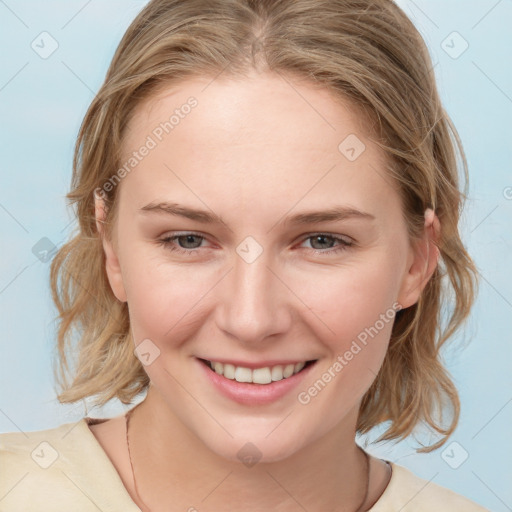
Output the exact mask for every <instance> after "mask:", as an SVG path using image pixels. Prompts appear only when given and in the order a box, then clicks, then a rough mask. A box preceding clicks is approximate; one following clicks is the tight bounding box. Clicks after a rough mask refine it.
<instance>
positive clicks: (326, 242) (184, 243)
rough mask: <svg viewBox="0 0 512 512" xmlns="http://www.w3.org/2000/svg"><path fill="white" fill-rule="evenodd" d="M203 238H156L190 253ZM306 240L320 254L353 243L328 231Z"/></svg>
mask: <svg viewBox="0 0 512 512" xmlns="http://www.w3.org/2000/svg"><path fill="white" fill-rule="evenodd" d="M204 240H206V238H205V237H204V236H202V235H200V234H198V233H193V232H185V233H178V234H175V235H170V236H166V237H164V238H161V239H160V240H158V243H159V244H160V245H162V246H163V247H164V248H165V249H166V250H170V251H172V252H176V253H180V254H187V255H192V254H194V253H196V252H197V250H198V249H201V248H204V246H202V242H203V241H204ZM307 240H311V241H312V242H311V245H312V247H309V248H308V247H306V249H309V250H312V251H313V252H314V253H315V254H322V255H331V254H338V253H339V252H341V251H344V250H346V249H347V248H349V247H351V246H353V245H354V242H353V241H352V239H350V238H348V237H342V236H336V235H330V234H328V233H315V234H313V235H309V236H308V237H306V238H304V239H303V242H302V243H304V242H306V241H307ZM315 245H319V246H320V247H315ZM322 246H323V247H322Z"/></svg>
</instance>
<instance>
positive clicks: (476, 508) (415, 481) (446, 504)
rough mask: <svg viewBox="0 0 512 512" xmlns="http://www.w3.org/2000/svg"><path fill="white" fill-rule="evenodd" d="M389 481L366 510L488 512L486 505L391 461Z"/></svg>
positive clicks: (386, 511)
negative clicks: (479, 503)
mask: <svg viewBox="0 0 512 512" xmlns="http://www.w3.org/2000/svg"><path fill="white" fill-rule="evenodd" d="M391 467H392V470H393V473H392V476H391V480H390V482H389V484H388V486H387V488H386V490H385V491H384V493H383V494H382V496H381V497H380V499H379V500H378V501H377V503H375V505H374V506H373V507H372V508H371V509H370V511H369V512H394V511H396V510H400V511H401V512H459V511H460V512H489V511H488V510H487V509H486V508H484V507H482V506H481V505H478V504H477V503H475V502H473V501H471V500H469V499H468V498H465V497H464V496H462V495H460V494H457V493H455V492H453V491H451V490H450V489H447V488H446V487H442V486H440V485H438V484H436V483H434V482H433V481H431V480H425V479H423V478H420V477H418V476H416V475H415V474H414V473H413V472H412V471H410V470H409V469H407V468H405V467H403V466H399V465H398V464H394V463H391Z"/></svg>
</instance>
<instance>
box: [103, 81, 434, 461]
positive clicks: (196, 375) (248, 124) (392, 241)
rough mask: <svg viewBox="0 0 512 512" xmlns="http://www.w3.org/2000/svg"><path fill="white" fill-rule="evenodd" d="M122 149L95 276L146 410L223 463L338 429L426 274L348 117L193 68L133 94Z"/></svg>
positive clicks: (314, 91)
mask: <svg viewBox="0 0 512 512" xmlns="http://www.w3.org/2000/svg"><path fill="white" fill-rule="evenodd" d="M191 97H193V99H190V98H191ZM124 149H125V153H124V155H123V165H124V164H126V165H125V166H124V169H125V171H124V172H119V173H118V176H119V177H121V178H122V179H121V182H120V183H119V184H117V181H115V180H112V183H114V185H111V186H118V187H119V196H118V199H119V204H118V216H117V221H116V224H115V228H114V235H113V236H114V238H113V240H114V242H113V244H110V243H109V242H107V241H105V242H104V247H105V251H106V256H107V272H108V276H109V280H110V283H111V286H112V288H113V290H114V293H115V294H116V296H117V297H118V299H120V300H122V301H127V302H128V307H129V313H130V321H131V328H132V333H133V337H134V341H135V345H137V346H138V348H137V354H138V356H139V358H140V359H141V361H142V362H143V364H144V365H145V366H144V367H145V370H146V372H147V374H148V375H149V377H150V379H151V382H152V387H151V389H152V390H153V391H155V392H157V393H158V394H159V395H160V397H161V399H162V403H165V405H166V407H165V412H164V413H162V414H163V415H164V416H161V417H165V418H166V419H168V420H169V421H174V422H175V424H178V423H179V424H180V425H182V426H184V427H185V428H186V429H187V431H189V432H191V433H193V434H195V435H196V436H197V438H199V439H200V440H201V441H203V442H204V444H205V445H206V446H208V447H209V448H210V449H211V450H213V451H214V452H215V453H217V454H219V455H221V456H223V457H225V458H229V459H233V460H235V459H236V458H237V457H238V458H240V457H243V456H249V457H251V456H257V457H260V456H261V457H262V459H263V460H267V461H271V460H279V459H282V458H284V457H287V456H290V455H292V454H294V453H296V452H297V451H298V450H299V449H301V448H303V447H306V446H307V445H311V444H312V443H313V442H316V441H319V440H320V439H321V438H325V436H329V435H335V436H343V435H345V436H347V435H348V436H352V439H353V435H354V429H355V424H356V420H357V412H358V408H359V404H360V401H361V399H362V397H363V395H364V393H365V392H366V391H367V390H368V388H369V386H370V385H371V383H372V382H373V381H374V379H375V377H376V374H377V373H378V371H379V368H380V366H381V364H382V361H383V358H384V356H385V354H386V349H387V346H388V341H389V337H390V334H391V329H392V325H393V317H394V314H395V313H396V311H397V309H399V308H400V307H404V308H405V307H408V306H410V305H411V304H413V303H414V302H415V301H416V300H417V297H418V294H419V292H420V290H421V288H422V286H423V285H424V282H423V281H422V275H423V270H424V265H423V263H424V262H423V260H422V254H421V251H420V250H413V248H412V246H411V245H410V243H409V240H408V237H407V231H406V225H405V222H404V219H403V216H402V211H401V203H400V198H399V195H398V192H397V190H396V189H395V187H394V185H393V183H392V182H391V180H390V178H389V177H388V175H387V174H386V170H385V161H384V158H383V155H382V154H381V153H380V152H379V150H378V148H377V147H376V146H375V145H374V144H373V143H372V142H371V141H370V140H369V139H368V138H367V136H366V135H365V132H364V127H363V123H362V121H361V119H360V118H359V117H358V116H357V114H355V113H354V112H353V111H352V110H349V109H348V108H347V107H346V106H342V105H341V104H340V103H339V102H335V101H334V99H333V97H332V96H330V94H329V93H328V92H327V91H326V90H321V89H318V88H313V87H312V86H310V85H305V84H300V83H297V82H291V81H289V80H288V79H287V80H284V79H283V78H282V77H281V76H279V75H270V74H261V75H256V74H254V75H253V76H251V77H250V78H247V79H243V80H242V79H241V80H238V81H234V80H233V81H231V80H222V79H221V78H218V79H215V80H211V79H193V80H189V81H186V82H182V83H181V84H180V85H179V87H174V88H172V89H169V90H168V91H167V92H166V93H164V94H160V95H159V96H158V97H155V98H153V99H151V100H150V101H148V102H146V103H144V104H142V105H140V106H139V108H138V110H137V111H136V113H135V115H134V117H133V118H132V119H131V121H130V124H129V130H128V134H127V138H126V140H125V147H124ZM206 361H211V362H213V363H217V365H213V366H214V367H215V368H216V370H217V372H220V373H225V375H220V373H216V371H214V370H213V369H211V368H210V366H208V364H207V363H206ZM312 361H314V363H311V362H312ZM306 362H309V363H308V364H307V365H306V366H305V367H304V368H303V369H302V370H300V368H301V366H302V363H306ZM295 370H300V371H299V372H298V373H296V374H295V375H291V376H288V375H289V373H290V372H292V371H295ZM285 377H286V378H285ZM273 379H275V380H273ZM251 380H254V381H256V382H247V381H251ZM269 380H270V381H271V382H270V383H269ZM239 381H245V382H239ZM153 391H151V392H153ZM176 422H178V423H176ZM246 443H252V445H248V444H246ZM241 448H243V450H242V452H239V451H240V450H241ZM244 450H245V451H244ZM246 452H248V453H246ZM249 452H251V453H249ZM252 452H254V453H252ZM237 454H238V455H237Z"/></svg>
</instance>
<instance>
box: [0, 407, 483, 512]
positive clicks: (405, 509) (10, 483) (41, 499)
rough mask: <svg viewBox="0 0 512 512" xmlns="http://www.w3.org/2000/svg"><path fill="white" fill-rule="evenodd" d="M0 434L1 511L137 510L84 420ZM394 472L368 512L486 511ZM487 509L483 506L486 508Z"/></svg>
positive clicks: (394, 466)
mask: <svg viewBox="0 0 512 512" xmlns="http://www.w3.org/2000/svg"><path fill="white" fill-rule="evenodd" d="M95 421H97V420H96V419H95V418H87V417H86V418H82V419H81V420H80V421H78V422H77V423H66V424H63V425H60V426H59V427H56V428H52V429H48V430H39V431H36V432H27V433H22V432H12V433H6V434H0V512H19V511H35V510H37V511H38V512H57V511H59V512H61V511H62V510H73V511H76V512H89V511H91V512H93V511H94V512H98V510H101V511H102V512H120V511H122V512H140V509H139V507H138V506H137V505H136V504H135V503H134V502H133V501H132V499H131V497H130V495H129V493H128V491H127V490H126V488H125V487H124V485H123V482H122V480H121V478H120V476H119V474H118V473H117V471H116V469H115V467H114V465H113V464H112V462H111V461H110V459H109V458H108V456H107V454H106V453H105V452H104V450H103V448H102V447H101V445H100V444H99V442H98V441H97V439H96V437H95V436H94V434H93V433H92V431H91V430H90V428H89V426H88V424H89V423H91V422H95ZM391 466H392V469H393V474H392V477H391V480H390V482H389V484H388V486H387V487H386V490H385V491H384V493H383V494H382V495H381V497H380V499H379V500H378V501H377V503H375V505H374V506H373V507H372V508H371V509H370V512H397V511H400V512H427V511H428V512H458V511H460V512H485V511H487V509H485V508H483V507H481V506H480V505H477V504H476V503H474V502H472V501H470V500H468V499H467V498H464V497H463V496H461V495H459V494H456V493H455V492H453V491H450V490H449V489H446V488H444V487H441V486H439V485H437V484H435V483H433V482H428V481H427V480H423V479H421V478H419V477H417V476H416V475H414V474H413V473H412V472H411V471H409V470H408V469H406V468H404V467H402V466H399V465H397V464H394V463H391ZM487 512H488V511H487Z"/></svg>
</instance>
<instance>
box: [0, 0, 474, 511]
mask: <svg viewBox="0 0 512 512" xmlns="http://www.w3.org/2000/svg"><path fill="white" fill-rule="evenodd" d="M431 67H432V66H431V61H430V58H429V56H428V51H427V49H426V47H425V45H424V43H423V41H422V39H421V37H420V35H419V34H418V32H417V31H416V29H415V28H414V26H413V25H412V23H411V22H410V21H409V20H408V19H407V17H406V16H405V14H404V13H403V12H402V11H401V10H400V9H399V8H398V7H397V6H396V5H395V4H394V3H392V2H391V1H390V0H379V1H372V2H370V1H366V0H354V1H348V2H347V1H341V0H340V1H332V0H331V1H326V0H294V1H291V0H286V1H282V0H281V1H277V0H266V1H253V0H217V1H209V2H206V1H200V0H196V1H194V0H186V1H183V0H182V1H169V0H165V1H164V0H154V1H151V2H150V3H149V4H148V5H147V6H146V8H145V9H144V10H143V11H142V12H141V13H140V14H139V16H138V17H137V18H136V20H135V21H134V22H133V23H132V25H131V26H130V28H129V29H128V31H127V32H126V34H125V36H124V38H123V40H122V41H121V43H120V45H119V48H118V50H117V52H116V54H115V56H114V59H113V61H112V64H111V66H110V69H109V71H108V74H107V77H106V80H105V83H104V84H103V86H102V87H101V89H100V91H99V92H98V95H97V96H96V98H95V99H94V101H93V103H92V105H91V107H90V108H89V111H88V112H87V114H86V117H85V119H84V122H83V124H82V128H81V131H80V134H79V137H78V141H77V146H76V153H75V162H74V176H73V185H72V190H71V192H70V194H69V198H70V200H71V201H72V202H73V203H75V204H76V205H77V216H78V220H79V222H80V232H79V233H78V234H77V236H76V237H75V238H73V239H72V240H71V241H70V242H69V243H68V244H67V245H66V246H64V247H63V248H62V249H61V250H60V252H59V253H58V254H57V256H56V257H55V259H54V261H53V264H52V288H53V294H54V300H55V302H56V305H57V307H58V309H59V312H60V319H61V324H60V331H59V337H58V348H59V356H60V366H59V371H60V374H59V376H60V383H61V386H62V393H61V394H60V395H59V400H61V402H63V403H67V402H75V401H78V400H81V399H84V398H86V397H93V396H94V397H96V401H97V403H98V404H99V405H102V404H105V403H106V402H108V401H109V400H111V399H112V398H119V399H120V400H121V401H122V402H123V403H127V404H129V403H132V401H133V399H134V398H135V397H136V396H137V395H138V394H140V393H144V394H145V396H144V399H143V400H142V402H141V403H140V404H138V405H137V406H136V407H134V408H132V409H131V410H130V411H129V412H128V413H127V414H126V415H123V416H118V417H114V418H111V419H108V420H99V419H94V418H88V417H86V418H83V419H82V420H81V421H80V422H78V423H77V424H66V425H62V426H60V427H58V428H56V429H50V430H46V431H41V432H37V433H31V435H30V438H29V439H28V440H27V439H26V438H25V437H23V436H22V435H21V436H20V435H18V434H3V435H2V436H1V437H2V452H1V453H2V455H1V456H2V458H3V459H4V464H6V467H7V468H8V472H7V474H8V475H9V481H8V482H7V481H6V482H5V484H2V485H5V486H6V491H4V492H3V494H5V493H6V492H7V488H8V487H12V485H13V483H14V482H15V481H16V480H19V478H20V477H21V476H22V475H23V473H26V474H28V475H29V476H27V482H26V483H24V484H23V485H25V486H26V487H25V489H28V490H29V491H30V492H25V493H22V492H17V491H16V489H15V490H14V491H13V492H10V493H9V495H8V496H6V498H5V499H4V503H3V505H4V507H5V510H15V509H27V510H29V509H33V508H37V510H61V509H63V508H67V509H69V508H72V509H73V510H89V509H90V510H93V509H97V508H99V509H101V510H151V511H156V510H166V511H169V510H171V511H174V510H176V511H178V510H189V511H193V510H199V511H207V510H211V511H218V510H225V509H229V510H243V511H248V512H251V511H256V510H258V511H259V510H278V511H292V510H308V511H326V510H336V511H346V512H349V511H350V512H352V511H363V510H364V511H367V510H371V511H372V512H376V511H395V510H403V511H407V510H414V511H421V510H436V511H443V510H446V511H448V510H450V511H453V510H465V511H475V512H476V511H479V510H484V509H483V508H482V507H480V506H478V505H477V504H474V503H472V502H470V501H469V500H467V499H466V498H464V497H462V496H459V495H457V494H455V493H453V492H452V491H450V490H448V489H444V488H442V487H440V486H437V485H436V484H435V483H432V482H430V483H428V482H426V481H424V480H422V479H420V478H418V477H416V476H415V475H414V474H412V473H411V472H410V471H408V470H406V469H405V468H403V467H401V466H399V465H397V464H394V463H391V462H389V461H385V460H381V459H378V458H376V457H372V456H370V455H369V454H367V453H366V452H365V451H364V450H363V449H362V448H360V447H359V446H358V445H357V444H356V442H355V435H356V433H366V432H368V431H370V430H371V429H372V428H373V427H375V426H377V425H380V424H381V423H383V422H389V428H388V429H387V431H386V432H385V433H384V434H383V435H382V436H381V438H380V439H381V440H391V439H404V438H406V437H407V436H408V435H410V434H411V433H412V432H413V429H414V427H415V426H417V425H418V424H419V423H420V422H424V423H426V424H427V425H429V426H430V427H431V428H432V429H434V430H435V431H436V432H437V433H438V434H440V435H441V438H440V440H439V441H437V442H436V443H434V444H433V445H432V446H429V447H424V448H422V449H421V450H420V451H430V450H433V449H436V448H438V447H440V446H441V445H442V444H444V443H445V442H446V440H447V439H448V437H449V435H450V434H451V433H452V432H453V431H454V429H455V427H456V425H457V421H458V415H459V401H458V397H457V391H456V389H455V387H454V385H453V383H452V381H451V380H450V377H449V375H448V373H447V371H446V370H445V369H444V367H443V365H442V363H441V361H440V357H439V350H440V348H441V347H442V345H443V344H444V343H445V342H446V341H447V340H448V338H449V337H450V336H451V335H452V334H453V333H454V332H455V330H456V329H457V328H458V327H459V326H460V325H461V324H462V322H463V321H464V319H465V318H466V317H467V315H468V314H469V310H470V306H471V304H472V301H473V295H474V285H475V283H474V275H475V270H474V266H473V263H472V261H471V259H470V257H469V256H468V254H467V253H466V251H465V248H464V246H463V245H462V242H461V240H460V236H459V232H458V220H459V213H460V205H461V202H462V194H461V192H460V191H459V183H458V177H457V166H456V150H457V149H458V150H459V151H460V154H461V155H462V156H464V154H463V151H462V147H461V144H460V142H459V139H458V137H457V132H456V130H455V128H454V127H453V126H452V124H451V122H450V120H449V118H448V116H447V115H446V113H445V111H444V110H443V108H442V105H441V103H440V100H439V96H438V93H437V90H436V85H435V80H434V75H433V72H432V69H431ZM452 135H453V138H452ZM463 162H464V171H465V170H466V166H465V161H464V160H463ZM450 289H451V290H450ZM450 291H452V293H453V294H454V297H455V304H454V306H453V307H452V309H450V308H449V303H448V302H447V299H446V294H447V293H449V292H450ZM445 308H448V312H449V314H448V318H449V321H448V323H447V324H446V325H444V324H443V325H442V324H441V317H442V315H445V314H446V310H445ZM73 332H78V333H79V338H78V342H77V345H76V347H75V346H74V345H73V338H72V336H73ZM75 356H76V359H75ZM72 364H73V366H72ZM445 409H450V410H451V411H452V416H451V418H450V421H449V422H448V425H445V424H444V422H443V421H441V420H442V417H441V415H440V414H439V412H440V411H443V412H445ZM443 418H444V416H443ZM27 454H31V457H27ZM19 489H20V487H19V486H18V490H19ZM1 490H3V488H2V489H1ZM44 497H46V498H44Z"/></svg>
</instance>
